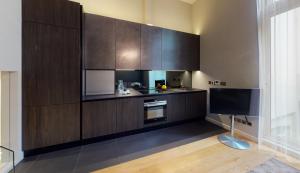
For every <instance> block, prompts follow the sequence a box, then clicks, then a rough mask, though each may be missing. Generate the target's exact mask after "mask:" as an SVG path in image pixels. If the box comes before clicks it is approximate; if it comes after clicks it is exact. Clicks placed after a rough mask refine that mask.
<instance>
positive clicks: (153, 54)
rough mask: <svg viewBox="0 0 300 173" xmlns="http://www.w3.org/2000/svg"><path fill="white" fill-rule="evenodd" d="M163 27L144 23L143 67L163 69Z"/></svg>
mask: <svg viewBox="0 0 300 173" xmlns="http://www.w3.org/2000/svg"><path fill="white" fill-rule="evenodd" d="M161 63H162V29H161V28H158V27H153V26H148V25H142V28H141V69H142V70H161V69H162V64H161Z"/></svg>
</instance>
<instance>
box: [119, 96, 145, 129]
mask: <svg viewBox="0 0 300 173" xmlns="http://www.w3.org/2000/svg"><path fill="white" fill-rule="evenodd" d="M143 108H144V106H143V99H141V98H126V99H119V100H117V132H125V131H130V130H135V129H138V128H140V127H142V124H141V122H142V121H140V119H141V118H143V116H144V115H143V112H142V111H143Z"/></svg>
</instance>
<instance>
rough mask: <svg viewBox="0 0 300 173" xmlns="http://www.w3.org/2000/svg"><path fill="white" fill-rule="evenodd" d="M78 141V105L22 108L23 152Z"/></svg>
mask: <svg viewBox="0 0 300 173" xmlns="http://www.w3.org/2000/svg"><path fill="white" fill-rule="evenodd" d="M79 139H80V106H79V103H78V104H64V105H51V106H40V107H24V108H23V149H24V150H25V151H27V150H31V149H36V148H42V147H47V146H52V145H57V144H63V143H68V142H73V141H77V140H79Z"/></svg>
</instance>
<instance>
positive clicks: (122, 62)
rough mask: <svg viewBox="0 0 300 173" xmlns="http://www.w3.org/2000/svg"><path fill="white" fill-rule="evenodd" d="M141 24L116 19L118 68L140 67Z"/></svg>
mask: <svg viewBox="0 0 300 173" xmlns="http://www.w3.org/2000/svg"><path fill="white" fill-rule="evenodd" d="M140 49H141V25H140V24H137V23H132V22H127V21H121V20H117V21H116V68H117V69H140V66H141V51H140Z"/></svg>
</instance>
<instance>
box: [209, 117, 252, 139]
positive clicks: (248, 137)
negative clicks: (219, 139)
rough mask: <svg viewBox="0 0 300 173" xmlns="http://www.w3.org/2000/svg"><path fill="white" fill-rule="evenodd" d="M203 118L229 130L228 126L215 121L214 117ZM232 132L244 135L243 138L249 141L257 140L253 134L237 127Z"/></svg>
mask: <svg viewBox="0 0 300 173" xmlns="http://www.w3.org/2000/svg"><path fill="white" fill-rule="evenodd" d="M205 119H206V121H209V122H211V123H213V124H215V125H217V126H220V127H222V128H224V129H226V130H230V126H229V125H227V124H225V123H222V122H220V121H217V120H215V119H212V118H210V117H206V118H205ZM234 132H235V133H237V134H239V135H241V136H243V137H245V138H247V139H250V140H251V141H254V142H258V138H257V137H255V136H252V135H250V134H249V133H246V132H244V131H241V130H239V129H234Z"/></svg>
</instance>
